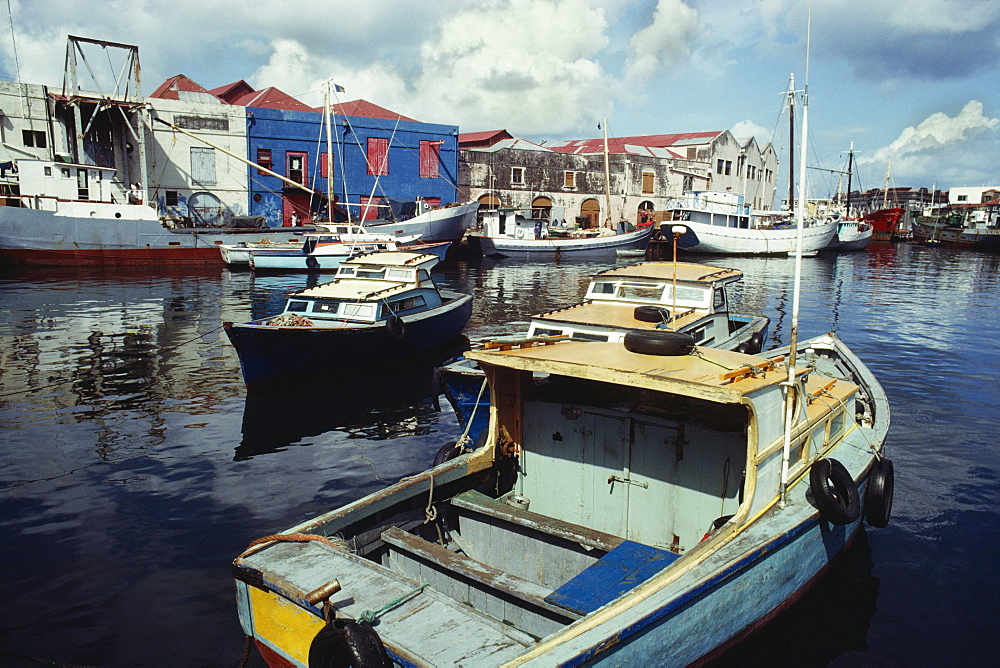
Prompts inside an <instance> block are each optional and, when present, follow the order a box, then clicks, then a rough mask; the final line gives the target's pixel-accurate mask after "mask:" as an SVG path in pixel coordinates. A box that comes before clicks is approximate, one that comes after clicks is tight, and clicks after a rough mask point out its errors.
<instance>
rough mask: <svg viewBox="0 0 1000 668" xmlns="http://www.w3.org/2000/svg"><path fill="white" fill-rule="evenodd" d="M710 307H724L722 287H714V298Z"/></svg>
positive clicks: (724, 297) (724, 300) (720, 308)
mask: <svg viewBox="0 0 1000 668" xmlns="http://www.w3.org/2000/svg"><path fill="white" fill-rule="evenodd" d="M712 307H713V308H715V309H716V310H717V311H718V310H723V309H725V308H726V291H725V290H723V289H722V288H716V289H715V300H714V301H713V302H712Z"/></svg>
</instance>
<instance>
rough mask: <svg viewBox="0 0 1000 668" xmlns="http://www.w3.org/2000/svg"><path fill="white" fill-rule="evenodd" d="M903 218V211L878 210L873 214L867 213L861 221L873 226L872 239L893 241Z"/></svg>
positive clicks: (895, 209)
mask: <svg viewBox="0 0 1000 668" xmlns="http://www.w3.org/2000/svg"><path fill="white" fill-rule="evenodd" d="M902 217H903V209H901V208H898V207H896V208H891V209H878V210H877V211H872V212H871V213H866V214H864V215H863V216H862V217H861V220H862V221H864V222H866V223H868V224H869V225H871V226H872V239H875V240H876V241H892V238H893V237H894V236H895V235H896V230H897V229H898V228H899V221H900V219H902Z"/></svg>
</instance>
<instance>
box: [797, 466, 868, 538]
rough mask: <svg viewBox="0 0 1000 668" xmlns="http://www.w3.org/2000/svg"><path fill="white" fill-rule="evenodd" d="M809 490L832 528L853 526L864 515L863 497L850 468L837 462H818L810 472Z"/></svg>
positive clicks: (820, 512) (821, 513)
mask: <svg viewBox="0 0 1000 668" xmlns="http://www.w3.org/2000/svg"><path fill="white" fill-rule="evenodd" d="M809 489H810V490H811V491H812V495H813V500H815V502H816V507H817V508H819V514H820V515H822V516H823V519H825V520H826V521H827V522H829V523H830V524H834V525H836V526H843V525H844V524H850V523H851V522H853V521H854V520H856V519H858V517H859V516H860V515H861V497H860V496H859V495H858V488H857V486H855V484H854V479H853V478H851V474H850V473H849V472H848V470H847V468H845V467H844V465H843V464H841V463H840V462H839V461H837V460H836V459H818V460H816V461H815V462H814V463H813V465H812V467H811V468H810V469H809Z"/></svg>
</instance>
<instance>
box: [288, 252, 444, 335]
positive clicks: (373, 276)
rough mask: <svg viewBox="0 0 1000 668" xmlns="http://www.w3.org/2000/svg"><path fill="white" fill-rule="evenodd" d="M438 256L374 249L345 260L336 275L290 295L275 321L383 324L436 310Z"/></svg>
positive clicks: (325, 324) (440, 302)
mask: <svg viewBox="0 0 1000 668" xmlns="http://www.w3.org/2000/svg"><path fill="white" fill-rule="evenodd" d="M437 262H438V257H437V256H436V255H432V254H427V253H403V252H388V253H371V254H367V255H360V256H357V257H354V258H351V259H349V260H345V261H344V262H343V263H341V265H340V267H339V268H338V269H337V274H336V278H334V279H333V280H332V281H330V282H329V283H324V284H322V285H318V286H316V287H313V288H307V289H305V290H302V291H301V292H296V293H294V294H292V295H290V296H289V297H288V301H287V303H286V304H285V310H284V312H283V313H281V314H280V315H279V316H278V317H277V318H276V319H277V320H278V322H279V323H280V322H282V318H283V317H285V319H287V316H286V314H288V315H290V316H299V317H302V318H306V319H308V320H309V321H310V322H311V324H313V325H314V326H316V327H344V326H354V325H364V324H373V323H379V322H384V321H385V320H387V319H388V318H389V317H390V316H393V315H396V316H405V315H407V314H410V313H419V312H422V311H426V310H428V309H432V308H436V307H438V306H440V305H441V304H442V303H443V302H442V299H441V294H440V293H439V292H438V290H437V287H436V286H435V285H434V281H433V280H432V279H431V275H430V271H431V268H432V267H433V266H434V265H435V264H437Z"/></svg>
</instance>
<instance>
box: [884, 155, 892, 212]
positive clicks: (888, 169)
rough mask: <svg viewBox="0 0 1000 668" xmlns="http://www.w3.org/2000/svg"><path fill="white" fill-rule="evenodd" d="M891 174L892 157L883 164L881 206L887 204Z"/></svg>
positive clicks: (885, 206)
mask: <svg viewBox="0 0 1000 668" xmlns="http://www.w3.org/2000/svg"><path fill="white" fill-rule="evenodd" d="M891 174H892V158H890V159H889V162H887V163H886V165H885V188H884V189H883V190H882V208H883V209H885V208H888V206H889V177H890V176H891Z"/></svg>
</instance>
